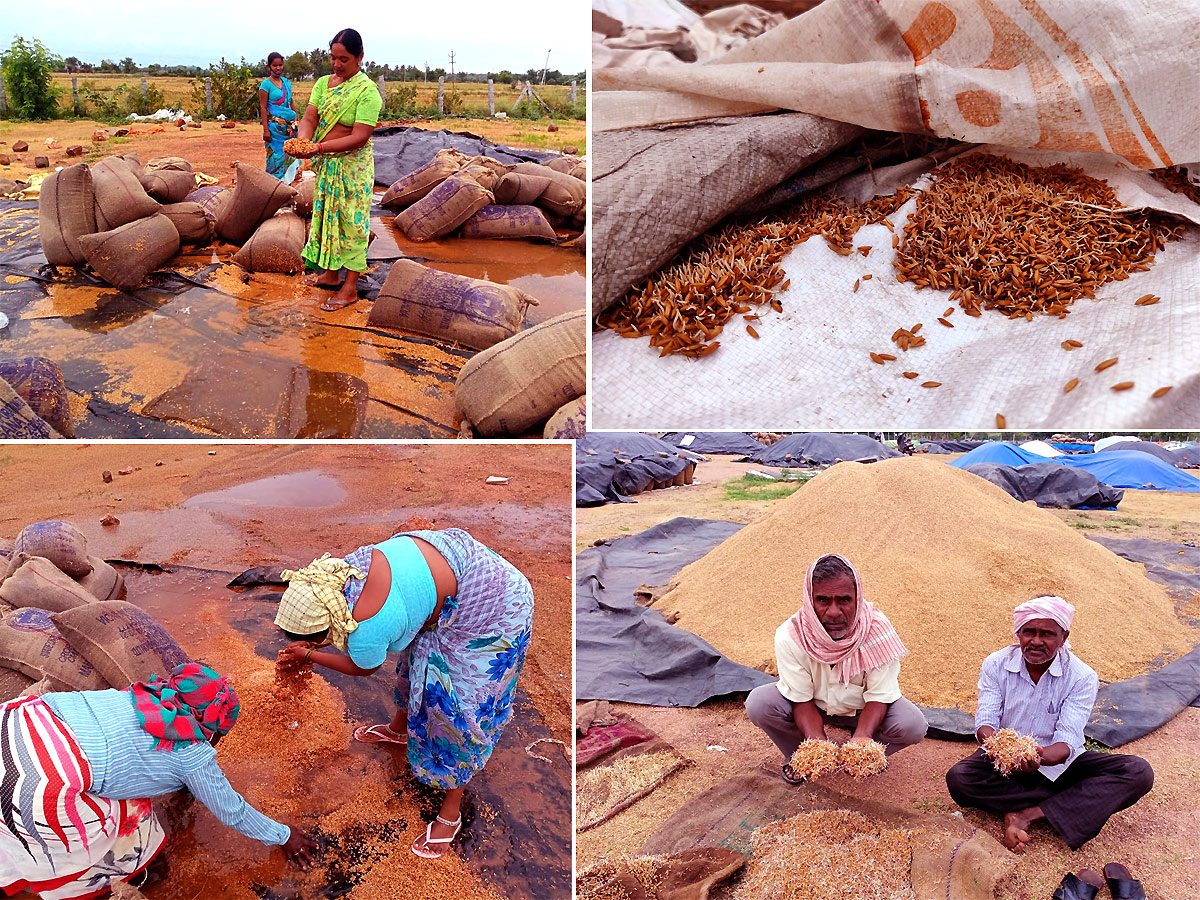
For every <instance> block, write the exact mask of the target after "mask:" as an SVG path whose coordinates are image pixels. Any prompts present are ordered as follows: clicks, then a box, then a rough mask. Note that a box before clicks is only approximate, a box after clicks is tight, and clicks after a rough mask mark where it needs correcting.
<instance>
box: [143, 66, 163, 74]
mask: <svg viewBox="0 0 1200 900" xmlns="http://www.w3.org/2000/svg"><path fill="white" fill-rule="evenodd" d="M161 73H162V66H161V65H159V64H158V63H150V65H148V66H146V74H147V75H159V74H161Z"/></svg>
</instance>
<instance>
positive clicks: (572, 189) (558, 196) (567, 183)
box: [513, 163, 587, 219]
mask: <svg viewBox="0 0 1200 900" xmlns="http://www.w3.org/2000/svg"><path fill="white" fill-rule="evenodd" d="M513 171H514V172H516V173H517V174H520V175H540V176H542V177H543V178H549V179H550V186H549V187H547V188H546V189H545V190H544V191H542V193H541V196H539V197H538V199H537V201H536V203H537V204H538V206H544V207H545V208H546V209H548V210H550V211H551V212H554V213H557V214H558V215H560V216H562V217H563V218H565V219H569V218H570V217H571V216H573V215H575V213H577V212H579V210H580V209H582V208H583V205H584V203H585V202H586V201H587V185H585V184H584V183H583V182H582V181H580V180H579V179H578V178H574V177H572V176H570V175H568V174H566V173H565V172H557V171H555V170H554V169H552V168H550V167H549V166H539V165H538V164H537V163H518V164H517V165H515V166H513Z"/></svg>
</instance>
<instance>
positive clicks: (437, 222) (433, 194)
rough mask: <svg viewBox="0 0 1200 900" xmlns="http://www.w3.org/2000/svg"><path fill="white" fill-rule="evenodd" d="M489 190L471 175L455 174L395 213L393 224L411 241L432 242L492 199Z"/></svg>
mask: <svg viewBox="0 0 1200 900" xmlns="http://www.w3.org/2000/svg"><path fill="white" fill-rule="evenodd" d="M492 199H493V198H492V192H491V191H488V190H485V189H484V188H482V187H480V186H479V185H478V184H477V183H476V182H474V181H472V180H471V179H470V178H466V177H464V176H462V175H454V176H452V177H450V178H447V179H446V180H445V181H443V182H442V183H441V184H439V185H438V186H437V187H435V188H434V189H433V190H432V191H430V192H429V193H428V194H426V195H425V196H424V197H422V198H421V199H420V200H418V201H417V202H416V203H414V204H413V205H412V206H410V207H409V208H408V209H406V210H404V211H403V212H402V213H400V214H399V215H397V216H396V227H397V228H399V229H400V230H401V231H403V232H404V234H405V235H406V236H407V237H408V239H409V240H410V241H431V240H433V239H434V238H438V237H441V236H442V235H444V234H449V233H450V232H451V231H453V230H454V229H455V228H457V227H458V226H459V225H461V224H462V223H463V222H465V221H467V219H469V218H471V216H473V215H474V214H475V213H476V212H478V211H479V210H481V209H483V207H485V206H487V205H488V204H489V203H491V202H492Z"/></svg>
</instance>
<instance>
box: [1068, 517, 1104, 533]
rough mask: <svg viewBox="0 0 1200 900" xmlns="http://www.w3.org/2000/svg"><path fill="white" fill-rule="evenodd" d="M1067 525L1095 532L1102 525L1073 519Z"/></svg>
mask: <svg viewBox="0 0 1200 900" xmlns="http://www.w3.org/2000/svg"><path fill="white" fill-rule="evenodd" d="M1067 524H1068V525H1070V526H1071V527H1072V528H1079V529H1082V530H1084V531H1094V530H1095V529H1098V528H1100V527H1101V526H1100V525H1098V524H1096V523H1095V522H1089V521H1088V520H1087V519H1072V520H1071V521H1070V522H1068V523H1067Z"/></svg>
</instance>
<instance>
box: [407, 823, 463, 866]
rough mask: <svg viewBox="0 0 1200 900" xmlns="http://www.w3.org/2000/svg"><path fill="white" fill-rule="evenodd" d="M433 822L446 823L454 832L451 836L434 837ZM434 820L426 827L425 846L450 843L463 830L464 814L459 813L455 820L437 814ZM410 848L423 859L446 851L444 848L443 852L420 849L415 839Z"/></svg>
mask: <svg viewBox="0 0 1200 900" xmlns="http://www.w3.org/2000/svg"><path fill="white" fill-rule="evenodd" d="M433 822H439V823H441V824H442V825H446V826H449V827H451V828H453V829H454V834H452V835H450V837H445V838H435V837H432V834H433ZM433 822H430V823H429V824H428V825H427V826H426V827H425V846H426V847H428V846H429V845H430V844H449V843H450V842H451V841H452V840H454V839H455V838H456V837H458V833H459V832H460V831H462V816H461V815H459V817H458V818H457V819H455V820H454V821H453V822H447V821H446V820H445V819H443V818H442V817H441V816H436V817H434V820H433ZM409 849H410V850H412V852H413V853H414V854H416V855H417V856H419V857H421V859H437V858H438V857H439V856H441V855H442V853H445V852H446V851H445V850H443V851H442V853H430V852H429V851H428V850H418V849H417V844H416V842H415V841H414V842H413V845H412V846H411V847H409Z"/></svg>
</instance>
